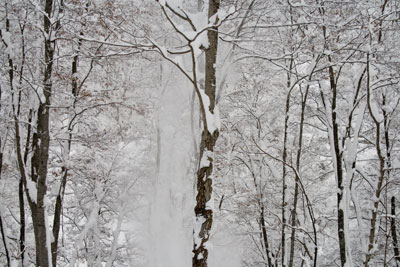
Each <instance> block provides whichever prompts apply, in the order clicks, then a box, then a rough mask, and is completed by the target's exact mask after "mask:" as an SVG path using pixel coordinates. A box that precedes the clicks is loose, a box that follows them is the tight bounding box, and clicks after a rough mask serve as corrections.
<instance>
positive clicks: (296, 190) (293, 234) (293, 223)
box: [288, 86, 309, 267]
mask: <svg viewBox="0 0 400 267" xmlns="http://www.w3.org/2000/svg"><path fill="white" fill-rule="evenodd" d="M308 89H309V87H308V86H307V88H306V92H305V94H304V96H303V94H301V97H302V100H301V115H300V129H299V144H298V149H297V156H296V171H297V172H296V178H295V188H294V196H293V209H292V212H291V216H292V220H291V223H290V224H291V227H292V232H291V236H290V258H289V265H288V266H289V267H292V266H293V260H294V245H295V239H296V220H297V211H296V209H297V201H298V195H299V182H300V181H299V179H300V177H299V175H298V174H299V173H300V159H301V152H302V145H303V128H304V116H305V107H306V102H307V96H308ZM300 90H301V89H300ZM300 92H301V91H300Z"/></svg>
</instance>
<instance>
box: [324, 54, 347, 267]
mask: <svg viewBox="0 0 400 267" xmlns="http://www.w3.org/2000/svg"><path fill="white" fill-rule="evenodd" d="M328 58H329V62H331V61H332V60H331V58H330V56H329V57H328ZM329 80H330V86H331V91H332V118H331V120H332V135H333V149H334V158H335V160H334V162H335V163H336V164H335V166H334V167H335V169H336V170H335V172H336V179H337V186H338V191H337V212H338V237H339V252H340V262H341V266H342V267H344V266H345V264H346V261H347V254H346V253H347V252H346V236H345V218H344V216H345V215H344V211H343V207H342V202H343V195H344V185H343V182H344V181H343V167H342V158H343V157H342V152H341V151H340V138H339V126H338V122H337V114H336V101H337V100H336V98H337V87H336V82H335V73H334V70H333V67H329Z"/></svg>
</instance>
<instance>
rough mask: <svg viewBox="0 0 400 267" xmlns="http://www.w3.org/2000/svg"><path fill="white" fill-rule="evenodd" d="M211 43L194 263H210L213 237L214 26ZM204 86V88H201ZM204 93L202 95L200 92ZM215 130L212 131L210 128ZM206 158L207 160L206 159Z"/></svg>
mask: <svg viewBox="0 0 400 267" xmlns="http://www.w3.org/2000/svg"><path fill="white" fill-rule="evenodd" d="M219 5H220V1H219V0H210V1H209V2H208V18H211V17H212V16H214V15H215V14H216V13H217V11H218V9H219ZM207 35H208V41H209V47H208V48H207V49H206V51H205V57H206V65H205V83H204V84H205V85H204V93H205V95H206V97H208V98H209V106H208V107H207V106H205V105H204V102H203V101H202V102H203V107H202V109H203V112H202V116H203V121H204V122H205V123H203V132H202V135H201V141H200V159H201V160H200V166H199V169H198V171H197V195H196V206H195V208H194V212H195V216H196V225H195V229H194V233H193V235H194V246H193V259H192V266H193V267H207V266H208V264H207V259H208V249H207V247H206V242H207V241H208V239H209V238H210V231H211V226H212V223H213V210H212V208H211V207H212V205H210V204H209V203H208V202H209V201H213V199H212V197H211V195H212V172H213V164H214V162H213V152H214V146H215V143H216V141H217V138H218V135H219V130H218V129H212V128H211V127H210V126H211V125H210V123H212V122H211V121H207V118H206V117H207V116H206V114H208V113H211V116H213V115H214V112H215V110H214V109H215V91H216V70H215V65H216V59H217V48H218V28H217V27H216V26H215V27H213V28H212V29H210V30H208V32H207ZM200 90H203V89H200ZM200 97H202V96H200ZM207 109H208V110H207ZM210 131H212V132H210ZM205 162H207V163H205Z"/></svg>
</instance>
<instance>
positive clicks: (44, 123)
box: [28, 0, 54, 267]
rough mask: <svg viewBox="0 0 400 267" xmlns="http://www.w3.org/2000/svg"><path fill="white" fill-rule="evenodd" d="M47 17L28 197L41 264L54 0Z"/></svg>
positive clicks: (45, 245) (45, 250) (47, 261)
mask: <svg viewBox="0 0 400 267" xmlns="http://www.w3.org/2000/svg"><path fill="white" fill-rule="evenodd" d="M44 10H45V15H44V16H43V17H44V32H45V33H46V38H45V41H44V57H45V58H44V63H45V66H44V78H43V96H41V99H40V104H39V108H38V110H37V121H36V132H35V133H34V134H33V138H32V151H33V156H32V159H31V177H32V181H33V182H35V183H36V187H37V193H36V199H32V198H28V203H29V206H30V209H31V213H32V222H33V229H34V235H35V245H36V265H38V266H40V267H48V266H51V264H52V262H51V255H50V254H49V252H50V247H49V246H50V244H49V243H50V242H49V241H50V237H49V236H48V223H47V218H46V217H47V211H46V209H47V203H45V201H46V199H45V196H46V193H47V184H46V182H47V181H46V180H47V167H48V159H49V145H50V133H49V118H50V113H49V108H50V98H51V91H52V80H51V78H52V71H53V56H54V41H53V40H52V39H51V36H52V24H51V20H50V19H51V17H52V11H53V1H52V0H46V2H45V9H44Z"/></svg>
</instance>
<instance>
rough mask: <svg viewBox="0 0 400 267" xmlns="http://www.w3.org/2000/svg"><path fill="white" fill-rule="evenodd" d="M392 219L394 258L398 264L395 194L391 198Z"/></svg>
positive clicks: (399, 258)
mask: <svg viewBox="0 0 400 267" xmlns="http://www.w3.org/2000/svg"><path fill="white" fill-rule="evenodd" d="M390 210H391V215H392V216H391V219H390V230H391V232H392V240H393V251H394V259H395V261H396V266H398V264H399V263H400V252H399V242H398V240H397V230H396V198H395V197H394V196H393V197H392V199H391V209H390Z"/></svg>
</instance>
